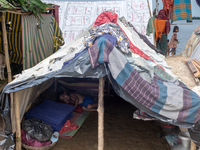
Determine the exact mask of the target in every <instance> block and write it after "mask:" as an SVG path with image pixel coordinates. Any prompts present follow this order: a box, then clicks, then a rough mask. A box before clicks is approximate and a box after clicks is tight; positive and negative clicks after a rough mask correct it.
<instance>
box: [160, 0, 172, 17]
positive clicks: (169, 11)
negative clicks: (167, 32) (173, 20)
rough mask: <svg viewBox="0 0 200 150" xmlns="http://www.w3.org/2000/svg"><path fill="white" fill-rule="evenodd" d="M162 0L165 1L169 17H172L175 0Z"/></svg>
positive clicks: (164, 7) (164, 5)
mask: <svg viewBox="0 0 200 150" xmlns="http://www.w3.org/2000/svg"><path fill="white" fill-rule="evenodd" d="M162 1H163V9H164V10H165V11H166V14H167V16H168V18H169V19H170V17H171V11H172V7H173V3H174V0H162Z"/></svg>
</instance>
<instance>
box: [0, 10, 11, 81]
mask: <svg viewBox="0 0 200 150" xmlns="http://www.w3.org/2000/svg"><path fill="white" fill-rule="evenodd" d="M1 24H2V32H3V45H4V51H5V58H6V67H7V73H8V83H10V82H11V81H12V74H11V69H10V60H9V54H8V40H7V33H6V24H5V18H4V13H3V12H1Z"/></svg>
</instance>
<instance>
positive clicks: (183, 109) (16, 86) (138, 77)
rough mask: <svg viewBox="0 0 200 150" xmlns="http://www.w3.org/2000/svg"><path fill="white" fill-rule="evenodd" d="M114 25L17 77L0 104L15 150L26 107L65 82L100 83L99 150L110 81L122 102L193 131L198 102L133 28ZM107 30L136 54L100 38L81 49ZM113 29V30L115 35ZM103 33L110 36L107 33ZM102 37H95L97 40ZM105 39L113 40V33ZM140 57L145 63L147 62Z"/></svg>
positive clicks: (78, 40)
mask: <svg viewBox="0 0 200 150" xmlns="http://www.w3.org/2000/svg"><path fill="white" fill-rule="evenodd" d="M106 13H108V12H106ZM108 14H109V13H108ZM104 15H105V14H104V13H102V14H101V16H104ZM108 16H109V15H108ZM115 17H117V16H115ZM98 19H99V18H98ZM98 19H97V20H98ZM106 20H107V19H106ZM108 20H109V19H108ZM114 20H115V21H116V22H115V23H116V24H117V25H119V27H120V28H121V29H120V28H119V27H118V26H117V25H116V24H114V23H105V22H101V21H100V22H99V23H100V24H103V23H105V24H103V25H100V26H96V27H92V26H93V25H92V26H90V27H89V28H88V29H87V30H86V31H85V32H83V33H82V34H81V35H80V36H78V37H77V38H76V39H75V40H74V41H73V42H71V43H70V44H68V45H67V46H65V47H64V48H62V49H61V50H59V51H58V52H56V53H55V54H53V55H51V56H49V57H48V58H46V59H45V60H43V61H42V62H40V63H39V64H37V65H36V66H34V67H32V68H30V69H27V70H24V71H23V72H22V73H21V74H19V75H16V76H15V80H13V81H12V82H11V83H9V84H8V85H6V86H5V88H4V89H3V91H2V94H1V99H0V103H1V105H0V106H1V110H2V113H1V115H2V117H3V118H4V121H5V124H6V126H5V128H6V130H7V131H12V132H13V133H14V132H16V133H17V137H16V138H17V139H18V140H17V146H18V148H19V146H20V145H21V143H20V132H21V131H20V121H21V120H22V117H23V115H24V113H25V111H26V109H27V107H28V106H29V105H30V104H31V103H32V102H33V101H34V100H35V99H36V98H37V97H38V96H39V94H40V93H42V92H43V91H44V90H46V89H47V88H48V87H50V86H51V85H52V84H54V83H55V86H56V83H57V79H59V80H60V81H63V79H65V78H73V79H76V78H83V79H84V78H93V79H99V81H100V82H99V83H100V84H99V106H98V113H99V143H98V144H99V145H98V146H99V150H102V149H103V111H104V107H103V86H104V77H108V78H109V81H110V82H111V84H112V86H113V88H114V90H115V92H116V93H117V94H118V95H119V96H120V97H122V98H123V99H124V100H126V101H128V102H129V103H131V104H133V105H135V106H136V107H138V108H140V109H142V110H144V111H145V112H146V113H148V114H149V115H151V116H153V117H156V118H158V119H160V120H162V121H164V122H169V123H171V124H175V125H179V126H183V127H187V128H192V129H193V131H194V130H195V128H194V125H196V124H197V123H198V121H199V120H200V117H199V115H198V114H199V106H200V98H199V97H198V96H197V94H196V93H195V92H193V91H191V90H190V89H188V88H187V87H186V86H185V85H184V84H183V83H182V82H180V81H178V80H177V79H176V78H174V77H173V74H172V72H171V71H170V70H169V67H168V66H167V64H166V62H165V60H164V59H163V57H162V56H161V55H159V54H157V53H156V52H155V51H154V50H153V49H151V48H150V47H149V46H148V45H147V44H146V43H145V42H144V41H143V40H142V39H140V38H139V35H138V34H137V32H135V31H134V30H133V28H129V27H125V26H124V25H123V23H122V22H121V21H120V20H119V19H118V18H115V19H114ZM98 21H99V20H98ZM106 22H110V21H106ZM107 26H109V27H110V28H112V27H114V28H117V30H118V31H119V32H118V33H120V34H117V36H116V37H118V38H119V40H120V39H122V37H123V40H125V41H126V40H127V39H128V41H129V44H130V46H131V48H130V50H131V51H132V52H134V53H131V51H130V50H127V51H124V52H125V53H124V52H122V49H121V50H120V47H118V49H117V48H116V47H115V46H113V44H111V42H112V40H111V42H109V40H107V39H106V38H104V37H103V38H99V39H97V40H96V41H95V43H93V46H91V47H89V48H88V47H87V48H86V47H85V45H84V41H85V40H86V39H87V40H89V39H90V40H89V41H91V37H93V36H94V35H95V33H97V32H93V31H96V29H98V30H100V28H101V29H103V28H104V27H107ZM114 28H112V30H113V32H114ZM103 31H105V32H109V30H107V31H106V30H103ZM105 32H98V33H99V35H98V36H101V35H102V33H105ZM109 33H111V34H112V32H109ZM92 35H93V36H92ZM112 35H113V34H112ZM125 35H126V36H125ZM113 36H114V35H113ZM88 38H89V39H88ZM87 40H86V41H87ZM118 42H119V41H118ZM126 42H127V41H126ZM114 45H115V44H114ZM118 46H119V45H118ZM142 57H143V58H142ZM144 57H146V59H149V60H148V61H147V60H146V59H144ZM162 68H163V69H162ZM11 93H13V95H14V101H12V100H11V101H10V99H9V95H10V94H11ZM191 133H192V131H191ZM192 138H193V137H192ZM197 143H198V141H197Z"/></svg>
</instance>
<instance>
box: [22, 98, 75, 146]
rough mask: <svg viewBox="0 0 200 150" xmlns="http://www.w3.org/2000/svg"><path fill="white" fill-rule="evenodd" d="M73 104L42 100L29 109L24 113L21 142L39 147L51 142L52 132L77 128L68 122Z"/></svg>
mask: <svg viewBox="0 0 200 150" xmlns="http://www.w3.org/2000/svg"><path fill="white" fill-rule="evenodd" d="M74 109H75V108H74V106H72V105H69V104H63V103H58V102H55V101H51V100H44V101H43V102H42V103H40V104H39V105H38V106H36V107H33V108H32V109H30V110H29V111H28V112H27V113H26V114H25V117H26V120H25V121H24V122H23V124H22V132H21V134H22V143H24V144H26V145H28V146H33V147H41V146H47V145H50V144H51V138H52V134H53V132H59V133H62V132H63V131H67V129H69V128H70V130H74V129H77V128H78V126H77V125H74V124H72V123H71V122H70V120H69V119H70V118H72V111H73V110H74Z"/></svg>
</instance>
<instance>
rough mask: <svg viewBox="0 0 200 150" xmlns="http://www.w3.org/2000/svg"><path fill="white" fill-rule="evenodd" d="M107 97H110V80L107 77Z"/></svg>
mask: <svg viewBox="0 0 200 150" xmlns="http://www.w3.org/2000/svg"><path fill="white" fill-rule="evenodd" d="M108 97H110V81H109V79H108Z"/></svg>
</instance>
